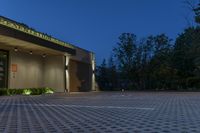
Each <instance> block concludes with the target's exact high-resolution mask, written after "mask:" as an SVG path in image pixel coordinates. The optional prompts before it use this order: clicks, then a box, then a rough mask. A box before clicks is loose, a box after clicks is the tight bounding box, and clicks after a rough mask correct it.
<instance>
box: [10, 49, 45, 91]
mask: <svg viewBox="0 0 200 133" xmlns="http://www.w3.org/2000/svg"><path fill="white" fill-rule="evenodd" d="M9 53H10V54H9V58H10V60H9V84H8V85H9V86H8V87H9V88H37V87H43V80H42V79H43V58H42V57H41V56H38V55H30V54H29V53H21V52H13V51H10V52H9ZM12 64H16V65H17V72H12V71H11V65H12Z"/></svg>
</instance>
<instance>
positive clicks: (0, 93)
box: [0, 87, 54, 96]
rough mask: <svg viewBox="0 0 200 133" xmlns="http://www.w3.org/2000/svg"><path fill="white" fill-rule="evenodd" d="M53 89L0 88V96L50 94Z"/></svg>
mask: <svg viewBox="0 0 200 133" xmlns="http://www.w3.org/2000/svg"><path fill="white" fill-rule="evenodd" d="M52 93H54V90H53V89H52V88H48V87H44V88H26V89H7V88H4V89H0V96H10V95H41V94H52Z"/></svg>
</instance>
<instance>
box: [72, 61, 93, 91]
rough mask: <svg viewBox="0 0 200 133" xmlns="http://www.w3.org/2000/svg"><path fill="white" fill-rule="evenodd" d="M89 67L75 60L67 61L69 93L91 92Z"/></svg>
mask: <svg viewBox="0 0 200 133" xmlns="http://www.w3.org/2000/svg"><path fill="white" fill-rule="evenodd" d="M91 74H92V72H91V65H90V64H88V63H82V62H79V61H75V60H70V61H69V77H70V79H69V80H70V91H71V92H78V91H90V90H91V77H92V75H91Z"/></svg>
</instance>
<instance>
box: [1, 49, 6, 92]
mask: <svg viewBox="0 0 200 133" xmlns="http://www.w3.org/2000/svg"><path fill="white" fill-rule="evenodd" d="M7 80H8V52H6V51H2V50H0V88H6V87H7Z"/></svg>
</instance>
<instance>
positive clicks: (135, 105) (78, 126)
mask: <svg viewBox="0 0 200 133" xmlns="http://www.w3.org/2000/svg"><path fill="white" fill-rule="evenodd" d="M0 132H6V133H7V132H13V133H16V132H18V133H25V132H48V133H49V132H65V133H70V132H75V133H76V132H78V133H79V132H80V133H82V132H85V133H90V132H91V133H96V132H106V133H110V132H113V133H117V132H119V133H127V132H130V133H133V132H136V133H139V132H141V133H145V132H147V133H151V132H152V133H156V132H158V133H160V132H163V133H166V132H174V133H191V132H197V133H199V132H200V92H193V93H192V92H188V93H187V92H179V93H178V92H125V93H119V92H118V93H116V92H113V93H111V92H104V93H102V92H90V93H76V94H66V95H65V94H54V95H45V96H10V97H0Z"/></svg>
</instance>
